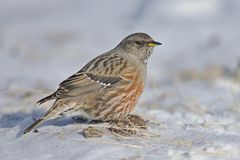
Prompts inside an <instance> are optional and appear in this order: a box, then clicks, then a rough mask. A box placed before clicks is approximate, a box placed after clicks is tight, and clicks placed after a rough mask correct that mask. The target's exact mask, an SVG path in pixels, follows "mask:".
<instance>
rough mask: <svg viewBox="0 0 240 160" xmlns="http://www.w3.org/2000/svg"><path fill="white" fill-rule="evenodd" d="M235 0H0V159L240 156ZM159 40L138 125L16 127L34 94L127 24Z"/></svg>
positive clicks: (65, 122) (227, 159) (218, 159)
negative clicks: (133, 128)
mask: <svg viewBox="0 0 240 160" xmlns="http://www.w3.org/2000/svg"><path fill="white" fill-rule="evenodd" d="M239 7H240V2H239V1H238V0H232V1H229V0H211V1H209V0H196V1H191V0H181V1H179V0H171V1H162V0H159V1H157V0H152V1H149V0H131V1H127V0H123V1H110V0H103V1H93V0H82V1H77V0H69V1H64V0H58V1H56V0H55V1H47V0H42V1H31V0H18V1H17V0H16V1H9V0H1V1H0V74H1V78H0V137H1V138H0V159H4V160H15V159H24V160H31V159H34V160H35V159H36V160H38V159H39V160H45V159H46V160H47V159H51V160H55V159H56V160H68V159H69V160H75V159H76V160H77V159H81V160H82V159H84V160H92V159H98V160H100V159H102V160H105V159H117V160H143V159H156V160H159V159H161V160H165V159H166V160H169V159H171V160H190V159H193V160H238V159H240V158H239V157H240V51H239V50H240V47H239V41H240V32H239V28H240V21H239V16H240V10H239ZM140 31H141V32H146V33H148V34H149V35H151V36H152V37H153V38H154V39H156V40H157V41H160V42H162V43H163V45H162V46H160V47H158V48H156V49H155V50H154V53H153V55H152V57H151V58H150V60H149V64H148V83H147V86H146V88H145V91H144V94H143V95H142V97H141V99H140V101H139V103H138V105H137V108H136V110H135V112H134V114H138V115H140V116H142V117H143V118H144V119H145V120H146V121H147V126H148V129H147V130H144V131H143V130H141V131H137V132H138V133H139V134H137V135H132V136H130V137H123V136H121V135H118V134H113V133H111V132H106V133H104V135H103V137H101V138H90V139H86V138H84V136H83V130H84V129H85V128H87V127H89V126H93V127H95V128H101V129H103V128H106V125H107V124H86V123H82V124H79V123H76V122H75V121H73V120H72V119H71V118H69V117H65V118H60V119H56V120H51V121H48V122H46V123H45V124H44V125H42V126H41V127H39V129H38V131H39V132H38V133H30V134H27V135H24V136H23V135H22V131H23V130H24V129H25V128H26V127H27V126H28V125H29V124H30V123H32V122H33V119H36V118H38V117H39V116H41V114H42V113H43V112H44V111H45V110H47V109H48V108H49V107H50V106H51V102H50V103H46V104H43V105H42V106H41V107H39V106H38V105H36V103H35V102H36V101H37V100H39V99H40V98H42V97H43V96H46V95H47V94H49V93H51V92H52V91H53V90H55V89H56V88H57V86H58V84H59V83H60V82H61V81H62V80H64V79H65V78H67V77H69V76H70V75H71V74H73V73H75V72H77V71H78V70H80V69H81V67H83V65H85V64H86V62H87V61H89V60H91V59H92V58H93V57H95V56H97V55H99V54H101V53H104V52H106V51H108V50H110V49H112V48H113V47H114V46H116V45H117V44H118V43H119V42H120V40H121V39H122V38H124V37H125V36H127V35H128V34H130V33H134V32H140Z"/></svg>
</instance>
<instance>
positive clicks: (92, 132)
mask: <svg viewBox="0 0 240 160" xmlns="http://www.w3.org/2000/svg"><path fill="white" fill-rule="evenodd" d="M83 135H84V137H85V138H100V137H102V136H103V131H101V130H98V129H96V128H94V127H91V126H90V127H88V128H85V129H83Z"/></svg>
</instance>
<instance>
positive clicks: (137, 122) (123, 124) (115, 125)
mask: <svg viewBox="0 0 240 160" xmlns="http://www.w3.org/2000/svg"><path fill="white" fill-rule="evenodd" d="M109 124H110V126H109V127H101V126H96V127H93V126H89V127H87V128H85V129H83V135H84V137H85V138H100V137H102V136H103V135H104V134H108V133H109V131H110V132H111V133H115V134H117V135H121V136H124V137H129V136H132V135H137V133H138V131H139V132H140V131H141V130H142V131H143V130H145V129H147V126H146V122H145V120H144V119H143V118H141V117H140V116H137V115H129V116H128V117H127V118H126V119H125V120H121V121H114V122H110V123H109Z"/></svg>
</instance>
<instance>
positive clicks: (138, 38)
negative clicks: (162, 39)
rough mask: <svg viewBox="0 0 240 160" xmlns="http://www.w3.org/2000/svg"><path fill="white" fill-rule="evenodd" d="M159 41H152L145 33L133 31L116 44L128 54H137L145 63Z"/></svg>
mask: <svg viewBox="0 0 240 160" xmlns="http://www.w3.org/2000/svg"><path fill="white" fill-rule="evenodd" d="M157 45H161V43H159V42H156V41H154V40H153V39H152V38H151V37H150V36H149V35H147V34H146V33H134V34H131V35H129V36H127V37H126V38H124V39H123V40H122V42H121V43H120V44H119V45H118V47H120V48H121V49H123V50H124V51H125V52H127V53H128V54H133V55H135V56H137V57H138V58H139V59H140V60H141V61H142V62H143V63H147V60H148V58H149V57H150V55H151V53H152V52H153V48H154V47H155V46H157Z"/></svg>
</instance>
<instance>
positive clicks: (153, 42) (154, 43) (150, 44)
mask: <svg viewBox="0 0 240 160" xmlns="http://www.w3.org/2000/svg"><path fill="white" fill-rule="evenodd" d="M157 45H162V43H160V42H156V41H152V42H149V43H148V46H150V47H154V46H157Z"/></svg>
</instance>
